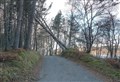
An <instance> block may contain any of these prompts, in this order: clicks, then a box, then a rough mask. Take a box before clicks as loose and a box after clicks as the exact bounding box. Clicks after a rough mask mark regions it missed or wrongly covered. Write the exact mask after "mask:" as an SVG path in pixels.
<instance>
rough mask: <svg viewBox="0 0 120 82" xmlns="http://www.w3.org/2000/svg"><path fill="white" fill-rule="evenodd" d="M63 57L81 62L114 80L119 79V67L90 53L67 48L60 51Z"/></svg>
mask: <svg viewBox="0 0 120 82" xmlns="http://www.w3.org/2000/svg"><path fill="white" fill-rule="evenodd" d="M62 56H63V57H65V58H70V59H73V60H75V61H77V62H82V63H84V64H86V65H87V66H88V67H90V68H92V69H94V70H96V71H98V72H100V73H102V74H104V75H106V76H109V77H110V78H112V79H113V80H114V81H120V69H116V68H114V67H113V66H112V65H111V64H109V63H108V62H106V60H104V59H99V58H96V57H93V56H92V55H90V54H87V53H84V52H79V51H78V50H77V49H67V50H65V51H63V52H62Z"/></svg>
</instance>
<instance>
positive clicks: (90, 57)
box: [0, 0, 120, 82]
mask: <svg viewBox="0 0 120 82" xmlns="http://www.w3.org/2000/svg"><path fill="white" fill-rule="evenodd" d="M47 1H48V0H0V82H33V80H34V81H35V80H36V76H38V75H39V74H38V75H37V74H36V73H37V72H36V71H39V70H40V68H42V67H44V65H43V66H42V63H43V62H44V61H46V62H47V61H49V60H50V58H46V57H47V56H48V57H53V60H56V62H57V59H56V56H58V57H59V58H60V57H62V58H65V59H68V60H69V59H70V60H72V61H73V62H77V63H81V62H82V63H85V65H87V67H89V68H90V69H96V70H97V71H98V72H100V70H101V72H100V74H103V75H105V76H108V77H109V78H110V79H112V81H102V82H119V81H120V8H119V7H120V1H119V0H66V3H65V4H66V5H67V6H68V9H67V10H66V11H65V12H64V11H63V10H58V12H57V14H56V15H55V16H54V17H50V18H51V19H50V20H48V18H49V17H48V16H49V14H50V13H52V12H50V11H51V9H52V8H53V5H54V2H51V3H50V4H48V3H47ZM51 1H52V0H51ZM58 2H60V1H59V0H58ZM53 12H54V11H53ZM54 57H55V58H54ZM59 58H58V60H59ZM51 59H52V58H51ZM42 60H43V61H42ZM51 61H52V60H50V62H51ZM61 61H62V59H61ZM63 61H64V60H63ZM50 62H49V63H50ZM51 63H53V62H51ZM63 63H65V62H63ZM53 64H54V63H53ZM58 64H59V63H58ZM47 66H49V65H47ZM72 66H73V67H74V65H72V64H71V67H72ZM51 67H54V66H52V64H51ZM58 67H59V66H58ZM61 67H62V66H61ZM46 68H47V67H46ZM48 68H49V67H48ZM56 69H59V68H56ZM61 69H63V70H64V68H61ZM76 69H77V67H76ZM48 70H49V69H48ZM53 72H54V71H53ZM53 72H52V73H53ZM40 73H41V72H40ZM47 73H48V72H47ZM41 75H42V74H41ZM48 75H49V74H48ZM50 75H51V74H50ZM88 75H89V73H88ZM53 76H54V74H53ZM55 76H56V75H55ZM63 76H65V75H64V74H63ZM80 76H81V75H80ZM73 77H74V76H73ZM49 78H50V77H49ZM49 78H48V79H49ZM56 78H57V77H56ZM64 78H65V77H64ZM58 79H59V78H58ZM63 80H64V79H63ZM89 80H90V79H89ZM45 81H46V80H45ZM49 81H53V80H49ZM49 81H47V82H49ZM57 81H58V80H57ZM57 81H56V80H55V82H57ZM67 81H68V80H67ZM67 81H65V82H67ZM91 81H92V82H98V81H97V80H96V81H95V80H92V79H91ZM35 82H42V81H41V80H40V81H39V80H38V81H35ZM73 82H75V80H73ZM81 82H84V81H81ZM85 82H86V81H85ZM100 82H101V81H100Z"/></svg>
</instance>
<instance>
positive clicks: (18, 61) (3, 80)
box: [0, 50, 41, 82]
mask: <svg viewBox="0 0 120 82" xmlns="http://www.w3.org/2000/svg"><path fill="white" fill-rule="evenodd" d="M0 59H3V60H2V61H1V62H0V65H1V66H0V82H29V81H30V79H33V76H32V71H33V70H34V68H35V66H36V65H37V62H38V61H39V60H41V56H40V55H39V54H38V53H37V52H34V51H25V50H13V51H8V52H1V53H0Z"/></svg>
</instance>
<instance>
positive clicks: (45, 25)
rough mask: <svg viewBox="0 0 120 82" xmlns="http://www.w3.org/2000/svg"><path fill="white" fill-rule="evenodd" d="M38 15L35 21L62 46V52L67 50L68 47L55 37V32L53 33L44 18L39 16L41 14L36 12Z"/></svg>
mask: <svg viewBox="0 0 120 82" xmlns="http://www.w3.org/2000/svg"><path fill="white" fill-rule="evenodd" d="M36 12H37V14H35V21H36V22H37V23H38V24H39V25H40V26H41V27H43V29H44V30H45V31H46V32H47V33H48V34H49V35H50V36H51V37H52V38H53V39H54V40H55V41H56V43H57V44H58V45H59V46H60V48H61V49H62V50H65V49H67V47H66V46H65V45H64V44H63V43H62V42H61V41H60V40H58V39H57V37H55V35H54V34H53V32H52V31H51V29H50V28H49V26H48V25H47V23H46V21H45V20H44V18H42V16H41V15H40V14H39V12H38V11H37V10H36Z"/></svg>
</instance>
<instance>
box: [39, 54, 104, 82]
mask: <svg viewBox="0 0 120 82" xmlns="http://www.w3.org/2000/svg"><path fill="white" fill-rule="evenodd" d="M37 82H104V81H103V80H101V78H99V77H97V76H96V75H95V74H94V73H92V72H90V71H89V70H88V69H86V68H85V67H84V66H82V65H80V64H76V63H74V62H72V61H70V60H68V59H65V58H62V57H59V56H44V60H43V63H42V68H41V71H40V76H39V81H37Z"/></svg>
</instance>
